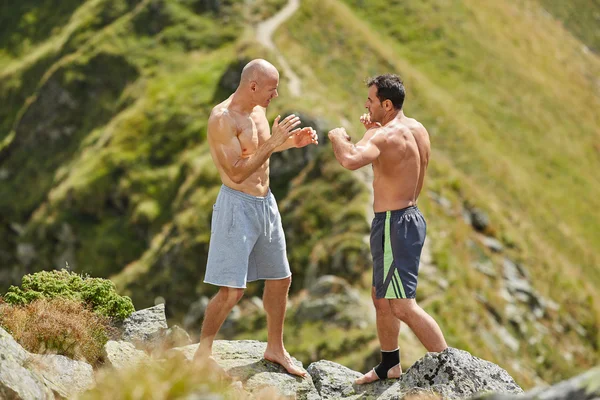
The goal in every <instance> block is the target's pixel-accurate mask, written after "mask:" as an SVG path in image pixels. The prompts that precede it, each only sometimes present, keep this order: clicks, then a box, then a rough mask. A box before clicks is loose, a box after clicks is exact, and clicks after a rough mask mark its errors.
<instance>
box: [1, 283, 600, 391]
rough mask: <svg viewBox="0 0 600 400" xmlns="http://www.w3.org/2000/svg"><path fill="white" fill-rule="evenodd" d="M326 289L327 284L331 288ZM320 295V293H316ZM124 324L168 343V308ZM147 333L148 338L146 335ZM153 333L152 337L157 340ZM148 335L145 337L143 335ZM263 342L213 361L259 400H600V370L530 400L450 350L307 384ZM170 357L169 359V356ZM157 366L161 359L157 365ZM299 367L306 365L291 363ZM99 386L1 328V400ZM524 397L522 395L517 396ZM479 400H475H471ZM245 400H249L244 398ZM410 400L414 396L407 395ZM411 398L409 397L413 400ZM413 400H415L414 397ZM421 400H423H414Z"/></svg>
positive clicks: (121, 352) (314, 374)
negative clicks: (378, 375) (388, 375)
mask: <svg viewBox="0 0 600 400" xmlns="http://www.w3.org/2000/svg"><path fill="white" fill-rule="evenodd" d="M326 283H327V284H326ZM338 283H339V282H337V281H332V280H326V282H323V284H322V285H317V287H316V288H315V289H314V290H315V293H317V292H319V290H320V289H319V288H321V289H322V290H325V289H327V293H330V294H331V293H338V292H340V291H341V292H344V290H343V285H341V286H340V285H339V284H338ZM319 293H320V292H319ZM136 314H137V315H136V316H135V317H134V318H132V319H130V320H129V321H128V322H127V324H128V326H129V332H130V333H131V332H138V333H139V334H138V335H135V334H131V335H129V337H131V338H138V339H139V338H142V339H143V340H146V339H147V340H149V341H146V342H143V343H146V344H148V343H154V342H153V340H156V337H155V336H154V335H156V334H157V333H156V332H160V335H162V336H160V337H161V338H162V339H168V338H169V335H168V333H166V332H168V330H167V329H165V328H163V327H162V326H163V323H164V325H166V321H163V319H162V317H161V315H162V316H164V306H163V305H160V306H157V307H152V308H150V309H146V310H141V311H138V312H137V313H136ZM171 329H172V332H173V335H179V336H181V335H182V336H183V337H184V338H185V340H184V342H187V340H188V339H187V334H185V331H183V330H182V329H181V328H177V327H173V328H171ZM148 332H150V333H148ZM152 332H154V333H152ZM146 333H148V334H147V335H146ZM197 347H198V344H193V345H188V346H184V347H178V348H175V349H172V350H171V354H170V355H175V356H179V357H184V358H185V359H187V360H191V359H192V358H193V355H194V353H195V351H196V349H197ZM265 349H266V343H264V342H259V341H253V340H240V341H225V340H217V341H215V342H214V346H213V357H214V359H215V360H216V361H217V363H218V364H219V365H220V366H221V367H222V368H223V369H224V370H225V371H226V372H227V373H228V374H229V375H230V376H232V377H233V378H234V379H236V380H238V381H239V382H237V383H236V385H238V386H239V388H238V389H239V392H240V393H243V394H244V396H246V395H247V394H248V393H250V395H254V396H258V397H259V398H260V396H261V391H263V390H264V389H265V388H267V387H270V388H274V390H276V391H277V392H279V394H280V395H282V396H285V397H289V398H295V399H314V400H316V399H378V400H392V399H394V400H400V399H403V398H405V397H406V396H408V395H412V396H414V395H417V396H418V395H421V394H422V395H424V396H425V397H424V398H433V397H432V396H433V394H434V393H439V394H440V395H441V396H442V397H443V398H444V399H480V400H483V399H487V400H512V399H515V400H517V399H525V400H534V399H544V400H567V399H568V400H593V399H597V398H600V383H599V382H600V367H598V368H595V369H593V370H590V371H588V372H587V373H585V374H583V375H580V376H578V377H575V378H573V379H570V380H568V381H565V382H561V383H559V384H557V385H555V386H552V387H545V388H539V389H534V390H532V391H530V392H528V393H526V394H525V395H523V394H522V392H523V391H522V389H521V388H520V387H519V386H518V385H517V384H516V383H515V381H514V380H513V378H512V377H511V376H510V375H508V373H507V372H506V371H505V370H504V369H502V368H500V367H499V366H497V365H496V364H493V363H491V362H489V361H485V360H482V359H480V358H477V357H474V356H472V355H471V354H469V353H468V352H466V351H463V350H458V349H455V348H448V349H446V350H444V351H443V352H441V353H428V354H426V355H425V356H424V357H423V358H422V359H420V360H419V361H417V362H416V363H415V364H414V365H413V366H412V367H411V368H409V369H408V370H407V371H406V372H405V373H404V374H403V375H402V376H401V378H400V379H386V380H383V381H377V382H374V383H371V384H366V385H355V384H354V381H355V379H356V378H358V377H359V376H361V373H360V372H357V371H353V370H351V369H349V368H346V367H344V366H343V365H340V364H336V363H334V362H331V361H327V360H321V361H318V362H314V363H312V364H311V365H310V366H309V367H308V369H307V371H308V375H307V376H306V377H304V378H301V377H297V376H293V375H290V374H289V373H287V372H286V371H285V370H284V369H283V367H281V366H280V365H278V364H275V363H272V362H269V361H266V360H265V359H264V358H263V355H264V352H265ZM170 355H169V354H167V355H166V356H167V357H169V356H170ZM153 356H155V358H154V359H153V357H150V356H149V355H148V354H147V353H146V352H144V351H142V350H138V349H136V348H135V346H134V345H133V343H130V342H125V341H109V342H108V343H107V344H106V346H105V361H106V364H107V365H109V366H112V367H113V368H116V369H118V370H122V369H127V368H130V367H135V366H136V365H139V364H140V363H142V364H145V363H152V362H160V360H159V359H160V358H161V357H164V356H165V354H164V353H161V352H157V353H156V354H153ZM157 359H158V360H157ZM294 362H295V363H296V365H298V366H301V365H302V363H301V362H299V361H298V360H296V359H294ZM93 383H94V377H93V371H92V367H91V366H90V365H88V364H86V363H83V362H80V361H74V360H71V359H68V358H67V357H63V356H58V355H37V354H30V353H29V352H27V351H26V350H25V349H23V348H22V347H21V346H20V345H19V344H18V343H17V342H16V341H15V340H14V339H13V338H12V336H11V335H9V334H8V333H7V332H6V331H4V330H3V329H2V328H0V398H2V399H4V398H6V399H19V400H20V399H36V400H37V399H54V398H55V396H60V397H61V398H71V397H73V396H74V395H76V394H78V393H81V392H83V391H85V390H87V389H88V388H89V387H91V386H92V385H93ZM517 394H519V396H516V395H517ZM472 396H478V397H472ZM246 397H247V396H246ZM409 397H410V396H409ZM409 397H406V398H409ZM411 398H412V397H411ZM416 398H419V397H416Z"/></svg>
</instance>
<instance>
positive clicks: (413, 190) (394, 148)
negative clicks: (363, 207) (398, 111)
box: [367, 115, 431, 212]
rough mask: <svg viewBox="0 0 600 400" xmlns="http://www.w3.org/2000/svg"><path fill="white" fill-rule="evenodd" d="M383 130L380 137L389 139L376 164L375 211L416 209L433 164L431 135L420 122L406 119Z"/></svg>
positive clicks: (390, 124)
mask: <svg viewBox="0 0 600 400" xmlns="http://www.w3.org/2000/svg"><path fill="white" fill-rule="evenodd" d="M380 129H381V130H384V132H378V133H377V134H378V135H381V134H383V135H384V138H385V139H384V140H383V145H382V146H380V151H381V153H380V155H379V157H378V158H377V159H376V160H375V161H373V176H374V177H373V191H374V204H373V208H374V210H375V212H381V211H390V210H398V209H401V208H405V207H409V206H412V205H415V204H416V203H417V199H418V197H419V194H420V193H421V189H422V188H423V181H424V178H425V172H426V171H427V166H428V164H429V153H430V151H431V149H430V142H429V134H428V133H427V130H426V129H425V128H424V127H423V125H421V124H420V123H419V122H418V121H417V120H415V119H412V118H407V117H406V116H404V115H402V116H400V115H399V116H397V117H396V118H395V119H393V120H392V121H390V122H389V123H388V124H386V125H385V126H384V127H383V128H380ZM369 132H370V131H367V135H369ZM373 133H374V132H373ZM373 133H371V135H373Z"/></svg>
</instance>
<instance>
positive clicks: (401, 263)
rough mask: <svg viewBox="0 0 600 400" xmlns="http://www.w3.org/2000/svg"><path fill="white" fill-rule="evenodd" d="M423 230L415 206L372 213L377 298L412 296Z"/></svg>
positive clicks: (422, 218)
mask: <svg viewBox="0 0 600 400" xmlns="http://www.w3.org/2000/svg"><path fill="white" fill-rule="evenodd" d="M426 233H427V223H426V222H425V218H424V217H423V215H422V214H421V211H419V209H418V208H417V207H416V206H411V207H406V208H403V209H401V210H394V211H387V212H377V213H375V218H374V219H373V224H372V225H371V255H372V256H373V286H374V287H375V297H376V298H378V299H382V298H386V299H414V298H415V296H416V294H417V278H418V276H419V261H420V259H421V251H422V250H423V244H425V236H426Z"/></svg>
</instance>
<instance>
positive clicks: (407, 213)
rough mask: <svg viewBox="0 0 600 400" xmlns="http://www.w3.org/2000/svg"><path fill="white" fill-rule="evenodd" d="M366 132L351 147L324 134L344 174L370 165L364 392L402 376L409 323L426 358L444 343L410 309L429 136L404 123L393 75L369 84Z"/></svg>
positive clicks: (342, 135) (339, 133) (340, 133)
mask: <svg viewBox="0 0 600 400" xmlns="http://www.w3.org/2000/svg"><path fill="white" fill-rule="evenodd" d="M367 87H368V88H369V96H368V98H367V102H366V103H365V108H367V109H368V110H369V113H368V114H364V115H363V116H362V117H361V122H362V123H363V125H364V126H365V128H366V129H367V132H366V133H365V135H364V137H363V138H362V139H361V140H360V141H359V142H358V143H356V144H352V142H351V139H350V137H349V136H348V134H347V133H346V131H345V130H344V128H336V129H333V130H332V131H330V132H329V139H330V141H331V143H332V145H333V150H334V153H335V157H336V158H337V160H338V161H339V162H340V164H342V166H343V167H344V168H347V169H350V170H355V169H357V168H360V167H363V166H365V165H367V164H372V165H373V176H374V179H373V190H374V204H373V208H374V211H375V218H374V219H373V224H372V226H371V255H372V256H373V288H372V291H371V295H372V298H373V303H374V304H375V310H376V316H377V336H378V337H379V343H380V345H381V363H380V364H379V365H378V366H377V367H375V368H373V369H372V370H371V371H369V372H368V373H366V374H365V375H363V376H362V377H360V378H358V379H357V380H356V381H355V383H357V384H363V383H369V382H373V381H376V380H378V379H385V378H399V377H400V375H401V374H402V367H401V366H400V351H399V347H398V335H399V333H400V321H403V322H404V323H406V324H407V325H408V326H409V327H410V328H411V329H412V331H413V332H414V333H415V334H416V336H417V337H418V338H419V340H420V341H421V343H423V345H424V346H425V348H426V349H427V350H428V351H434V352H440V351H442V350H444V349H445V348H446V347H448V346H447V345H446V340H445V339H444V335H443V334H442V331H441V330H440V327H439V326H438V324H437V323H436V322H435V320H434V319H433V318H432V317H431V316H430V315H429V314H427V313H426V312H425V311H424V310H423V309H422V308H421V307H419V306H418V305H417V303H416V301H415V295H416V289H417V275H418V272H419V259H420V257H421V249H422V248H423V243H424V241H425V232H426V226H427V225H426V223H425V219H424V218H423V215H422V214H421V212H420V211H419V209H418V208H417V205H416V204H417V198H418V197H419V193H420V192H421V188H422V187H423V180H424V178H425V172H426V170H427V165H428V163H429V155H430V144H429V134H428V133H427V131H426V130H425V128H424V127H423V125H421V124H420V123H419V122H417V121H416V120H414V119H412V118H408V117H406V116H405V115H404V112H403V110H402V105H403V103H404V93H405V92H404V85H403V84H402V81H401V80H400V78H398V77H397V76H395V75H390V74H388V75H381V76H377V77H375V78H372V79H369V80H368V81H367Z"/></svg>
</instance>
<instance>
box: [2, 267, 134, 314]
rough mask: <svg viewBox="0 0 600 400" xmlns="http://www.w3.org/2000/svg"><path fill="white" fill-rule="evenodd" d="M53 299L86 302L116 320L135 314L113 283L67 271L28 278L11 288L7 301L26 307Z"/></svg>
mask: <svg viewBox="0 0 600 400" xmlns="http://www.w3.org/2000/svg"><path fill="white" fill-rule="evenodd" d="M54 298H63V299H69V300H73V301H79V302H83V303H85V305H87V306H89V307H90V308H91V309H92V310H93V311H95V312H96V313H98V314H100V315H102V316H105V317H110V318H115V319H124V318H127V317H128V316H129V315H131V313H132V312H134V311H135V309H134V307H133V303H132V302H131V299H130V298H129V297H127V296H120V295H119V294H117V292H116V290H115V285H114V283H113V282H111V281H110V280H108V279H102V278H90V277H87V276H81V275H78V274H76V273H74V272H70V271H67V270H64V269H63V270H60V271H56V270H55V271H41V272H37V273H35V274H32V275H25V276H24V277H23V280H22V282H21V287H16V286H11V287H10V288H9V289H8V292H7V293H6V295H5V296H4V301H6V303H8V304H12V305H22V306H24V305H27V304H29V303H31V302H33V301H35V300H40V299H54Z"/></svg>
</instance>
